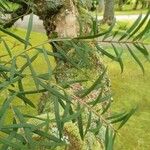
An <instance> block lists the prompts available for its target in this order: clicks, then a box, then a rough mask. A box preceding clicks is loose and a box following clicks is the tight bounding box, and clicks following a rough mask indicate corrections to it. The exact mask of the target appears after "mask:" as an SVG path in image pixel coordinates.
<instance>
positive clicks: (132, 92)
mask: <svg viewBox="0 0 150 150" xmlns="http://www.w3.org/2000/svg"><path fill="white" fill-rule="evenodd" d="M13 32H15V33H17V34H19V35H20V36H23V37H24V36H25V31H24V30H22V29H16V30H14V31H13ZM0 34H2V33H0ZM6 39H7V41H9V43H10V45H11V46H12V45H13V44H11V43H14V39H12V38H10V37H9V38H6ZM46 39H47V38H46V36H45V35H44V34H41V33H35V32H34V33H32V35H31V43H32V44H33V45H37V44H39V43H41V42H42V41H45V40H46ZM45 47H46V48H47V49H49V50H50V47H49V45H45ZM0 48H1V49H2V48H3V49H4V47H3V46H1V45H0ZM20 49H22V46H20V45H18V46H16V47H15V48H14V49H13V51H15V52H16V54H17V53H20ZM3 53H4V52H3ZM34 53H35V51H30V55H33V54H34ZM104 60H105V62H106V64H107V65H108V71H109V75H110V78H111V82H112V91H113V93H114V102H113V105H112V111H117V110H128V109H130V108H132V107H134V106H136V105H138V110H137V112H136V113H135V115H134V116H133V117H132V118H131V119H130V120H129V122H128V123H127V124H126V126H124V128H122V129H121V130H120V134H119V135H118V138H117V141H116V144H115V150H149V147H150V143H149V141H150V132H149V126H150V119H149V118H150V110H149V108H150V99H149V98H150V90H149V88H150V80H149V79H150V63H148V62H146V61H145V74H144V75H143V73H142V71H141V70H140V69H139V68H138V66H137V64H136V63H134V60H133V59H132V58H131V57H129V55H127V53H125V54H124V60H125V70H124V72H123V73H122V74H121V73H120V68H119V65H118V64H117V63H115V62H111V61H110V60H108V59H104ZM143 60H144V59H143ZM20 63H21V64H22V63H23V62H20ZM34 65H35V67H36V68H37V69H38V71H39V72H40V71H41V72H44V71H45V70H46V69H47V68H46V65H45V64H44V62H43V61H42V56H41V57H39V59H38V61H36V62H35V63H34ZM51 65H53V66H54V60H53V59H52V62H51ZM25 84H26V86H27V88H32V84H31V80H26V82H25ZM3 97H5V95H0V99H1V101H2V98H3ZM31 99H33V101H34V102H35V104H37V102H38V100H39V95H36V96H34V97H31ZM18 105H21V104H20V103H18ZM23 110H24V112H26V113H34V114H36V112H35V110H34V109H27V107H23ZM8 120H9V117H8Z"/></svg>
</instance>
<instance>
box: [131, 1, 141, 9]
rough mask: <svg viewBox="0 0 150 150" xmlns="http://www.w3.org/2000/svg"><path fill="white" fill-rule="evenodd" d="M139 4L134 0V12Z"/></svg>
mask: <svg viewBox="0 0 150 150" xmlns="http://www.w3.org/2000/svg"><path fill="white" fill-rule="evenodd" d="M139 2H140V1H139V0H136V2H135V4H134V7H133V9H134V10H136V9H137V7H138V4H139Z"/></svg>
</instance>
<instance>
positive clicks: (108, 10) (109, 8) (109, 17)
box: [102, 0, 114, 25]
mask: <svg viewBox="0 0 150 150" xmlns="http://www.w3.org/2000/svg"><path fill="white" fill-rule="evenodd" d="M113 21H114V0H106V1H105V10H104V14H103V21H102V22H103V23H107V24H108V25H111V24H112V23H113Z"/></svg>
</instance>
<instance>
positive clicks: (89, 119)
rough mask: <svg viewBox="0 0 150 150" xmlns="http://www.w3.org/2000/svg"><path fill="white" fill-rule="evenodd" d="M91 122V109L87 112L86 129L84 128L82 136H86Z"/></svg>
mask: <svg viewBox="0 0 150 150" xmlns="http://www.w3.org/2000/svg"><path fill="white" fill-rule="evenodd" d="M91 123H92V113H91V111H90V112H89V117H88V121H87V125H86V129H85V132H84V137H85V136H86V134H87V132H88V131H89V128H90V126H91Z"/></svg>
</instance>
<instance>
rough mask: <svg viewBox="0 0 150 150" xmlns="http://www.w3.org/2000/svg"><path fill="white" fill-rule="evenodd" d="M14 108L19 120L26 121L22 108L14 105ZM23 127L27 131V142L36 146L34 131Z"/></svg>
mask: <svg viewBox="0 0 150 150" xmlns="http://www.w3.org/2000/svg"><path fill="white" fill-rule="evenodd" d="M13 110H14V113H15V115H16V117H17V118H18V120H19V122H20V123H26V122H25V119H24V117H23V115H22V113H21V112H20V110H19V109H18V108H17V107H13ZM23 129H24V132H25V138H26V140H27V142H28V143H29V145H30V147H31V146H32V147H33V148H34V143H33V139H32V132H31V130H30V128H26V127H23Z"/></svg>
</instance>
